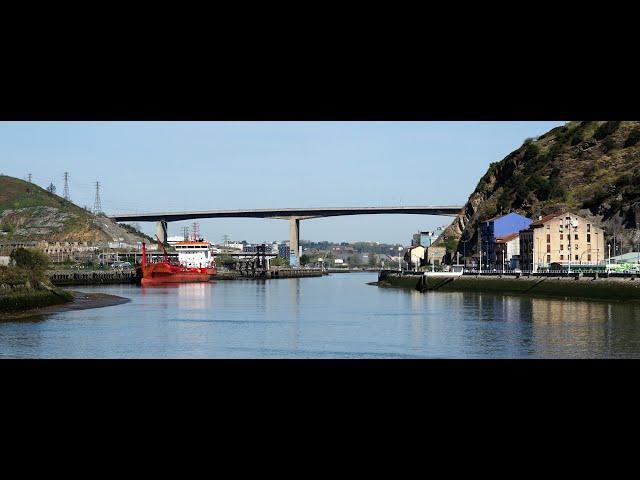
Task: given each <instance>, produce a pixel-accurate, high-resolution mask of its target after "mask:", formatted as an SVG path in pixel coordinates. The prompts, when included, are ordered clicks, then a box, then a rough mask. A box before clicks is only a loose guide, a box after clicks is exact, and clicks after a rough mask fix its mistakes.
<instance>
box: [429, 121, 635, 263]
mask: <svg viewBox="0 0 640 480" xmlns="http://www.w3.org/2000/svg"><path fill="white" fill-rule="evenodd" d="M563 209H569V210H571V211H573V212H576V213H578V214H579V215H582V216H585V217H587V218H589V219H591V220H592V221H594V222H597V223H599V224H601V225H602V226H603V227H604V228H605V230H606V232H607V235H608V236H613V235H614V234H615V235H616V237H617V238H618V239H621V240H622V241H623V251H626V250H627V248H628V247H630V246H631V245H632V244H635V242H637V241H638V240H639V238H638V229H639V228H640V122H635V121H633V122H631V121H608V122H569V123H567V124H566V125H564V126H562V127H558V128H554V129H553V130H550V131H549V132H547V133H545V134H544V135H541V136H540V137H538V138H533V139H527V140H525V142H524V143H523V145H522V146H521V147H520V148H518V149H517V150H515V151H514V152H512V153H510V154H509V155H507V156H506V157H505V158H504V159H502V160H501V161H499V162H496V163H492V164H490V166H489V168H488V170H487V173H485V175H484V176H483V177H482V179H480V182H479V183H478V186H477V187H476V189H475V190H474V192H473V193H472V194H471V196H470V197H469V200H468V201H467V203H466V205H465V207H464V209H463V211H462V213H461V215H459V216H458V217H457V218H456V219H455V220H454V221H453V223H452V224H451V225H449V227H448V228H447V229H446V230H445V232H444V235H443V237H441V238H443V239H444V243H446V245H447V247H448V250H449V251H451V252H455V251H456V250H458V251H460V253H461V254H462V250H463V248H462V243H461V242H459V240H460V239H461V237H462V239H468V240H469V242H468V243H467V244H466V245H467V247H466V251H467V254H469V252H470V251H473V252H475V251H476V249H477V240H478V238H477V227H478V221H479V220H480V221H481V220H484V219H488V218H491V217H493V216H495V215H499V214H501V213H509V212H510V211H515V212H518V213H521V214H523V215H526V216H529V217H537V216H538V215H546V214H549V213H554V212H557V211H561V210H563Z"/></svg>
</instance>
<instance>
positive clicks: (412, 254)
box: [404, 245, 427, 268]
mask: <svg viewBox="0 0 640 480" xmlns="http://www.w3.org/2000/svg"><path fill="white" fill-rule="evenodd" d="M426 252H427V249H426V248H424V247H423V246H422V245H417V246H415V247H410V248H408V249H407V252H406V253H405V254H404V259H405V261H407V262H408V263H409V268H414V267H421V266H423V265H424V263H425V260H424V258H425V253H426Z"/></svg>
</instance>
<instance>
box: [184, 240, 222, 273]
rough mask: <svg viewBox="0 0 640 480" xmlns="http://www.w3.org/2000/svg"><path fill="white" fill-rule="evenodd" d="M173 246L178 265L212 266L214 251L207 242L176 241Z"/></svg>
mask: <svg viewBox="0 0 640 480" xmlns="http://www.w3.org/2000/svg"><path fill="white" fill-rule="evenodd" d="M174 247H175V249H176V252H178V262H180V265H184V266H185V267H194V268H203V267H209V266H213V263H214V261H215V260H214V252H213V250H212V248H211V244H210V243H209V242H176V243H175V245H174Z"/></svg>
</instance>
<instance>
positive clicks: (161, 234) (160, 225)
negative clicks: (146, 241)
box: [156, 220, 167, 244]
mask: <svg viewBox="0 0 640 480" xmlns="http://www.w3.org/2000/svg"><path fill="white" fill-rule="evenodd" d="M156 235H157V236H158V238H159V239H160V241H161V242H162V243H163V244H165V243H167V222H165V221H164V220H160V221H157V222H156Z"/></svg>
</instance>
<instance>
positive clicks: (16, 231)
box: [0, 175, 142, 243]
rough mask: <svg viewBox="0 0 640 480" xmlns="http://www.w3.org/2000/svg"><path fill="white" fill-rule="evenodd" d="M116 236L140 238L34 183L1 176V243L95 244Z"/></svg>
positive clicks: (111, 240) (129, 239) (135, 239)
mask: <svg viewBox="0 0 640 480" xmlns="http://www.w3.org/2000/svg"><path fill="white" fill-rule="evenodd" d="M119 238H123V239H124V240H125V241H126V242H128V243H135V242H137V241H140V240H141V238H142V237H141V236H140V235H137V234H136V233H135V232H132V231H130V230H125V229H124V228H123V227H121V226H120V225H118V224H117V223H116V222H113V221H112V220H109V219H108V218H105V217H100V216H95V215H93V214H92V213H91V212H88V211H87V210H85V209H83V208H81V207H79V206H77V205H75V204H73V203H71V202H68V201H66V200H65V199H64V198H61V197H59V196H57V195H55V194H52V193H49V192H48V191H46V190H44V189H43V188H40V187H39V186H37V185H35V184H33V183H29V182H25V181H23V180H20V179H17V178H13V177H8V176H5V175H0V242H3V241H9V240H23V241H38V240H46V241H49V242H56V241H68V242H89V243H97V242H113V241H118V239H119Z"/></svg>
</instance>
